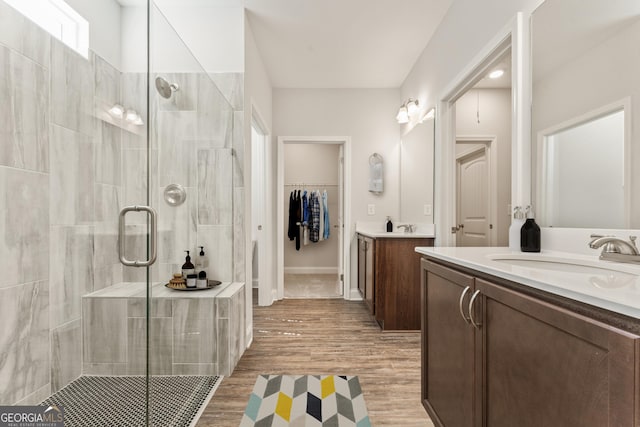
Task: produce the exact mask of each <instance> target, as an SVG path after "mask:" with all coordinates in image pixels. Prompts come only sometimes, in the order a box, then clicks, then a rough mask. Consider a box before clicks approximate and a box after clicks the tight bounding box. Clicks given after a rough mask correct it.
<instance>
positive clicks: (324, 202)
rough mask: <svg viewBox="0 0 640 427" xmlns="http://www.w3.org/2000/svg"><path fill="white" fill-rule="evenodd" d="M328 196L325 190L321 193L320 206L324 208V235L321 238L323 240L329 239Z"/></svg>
mask: <svg viewBox="0 0 640 427" xmlns="http://www.w3.org/2000/svg"><path fill="white" fill-rule="evenodd" d="M327 199H328V196H327V190H324V191H323V192H322V205H323V207H324V233H323V236H324V238H325V239H328V238H329V205H328V203H329V202H328V201H327Z"/></svg>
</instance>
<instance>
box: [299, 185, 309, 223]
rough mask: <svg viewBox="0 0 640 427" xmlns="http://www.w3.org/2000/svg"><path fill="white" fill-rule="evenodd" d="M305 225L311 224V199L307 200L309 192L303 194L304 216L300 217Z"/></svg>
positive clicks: (305, 191)
mask: <svg viewBox="0 0 640 427" xmlns="http://www.w3.org/2000/svg"><path fill="white" fill-rule="evenodd" d="M300 218H301V221H300V222H302V224H303V225H307V224H308V223H309V199H308V198H307V190H304V192H303V193H302V216H301V217H300Z"/></svg>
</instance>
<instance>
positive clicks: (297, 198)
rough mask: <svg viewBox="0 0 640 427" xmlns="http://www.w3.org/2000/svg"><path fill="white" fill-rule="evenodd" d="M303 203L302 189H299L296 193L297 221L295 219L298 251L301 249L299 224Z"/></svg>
mask: <svg viewBox="0 0 640 427" xmlns="http://www.w3.org/2000/svg"><path fill="white" fill-rule="evenodd" d="M301 204H302V201H301V200H300V190H298V191H297V193H296V203H295V212H296V214H295V217H296V221H295V225H296V227H295V229H296V233H295V237H296V251H299V250H300V226H298V224H300V215H301Z"/></svg>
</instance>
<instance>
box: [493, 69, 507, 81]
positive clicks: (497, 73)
mask: <svg viewBox="0 0 640 427" xmlns="http://www.w3.org/2000/svg"><path fill="white" fill-rule="evenodd" d="M503 74H504V70H500V69H498V70H494V71H492V72H491V73H489V78H490V79H497V78H499V77H502V75H503Z"/></svg>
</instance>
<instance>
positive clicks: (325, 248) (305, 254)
mask: <svg viewBox="0 0 640 427" xmlns="http://www.w3.org/2000/svg"><path fill="white" fill-rule="evenodd" d="M339 164H340V146H339V145H337V144H284V182H285V184H294V183H308V184H310V185H307V186H305V187H304V189H307V190H308V191H315V190H319V191H323V190H326V191H327V199H328V206H329V223H330V225H331V227H330V229H329V233H330V235H329V239H327V240H322V241H319V242H316V243H313V242H310V243H309V244H308V245H306V246H305V245H301V246H300V250H296V245H295V241H290V240H289V239H288V238H287V237H286V236H285V237H284V239H285V244H284V269H285V273H294V274H295V273H300V274H305V273H311V274H315V272H317V273H318V274H320V273H322V274H331V273H335V274H337V273H338V254H339V244H338V243H339V240H340V239H339V238H338V233H337V229H335V228H334V227H333V225H334V224H336V222H335V221H336V220H337V219H338V218H339V194H340V193H339V191H338V190H339V189H338V181H339ZM314 183H315V184H334V185H326V186H321V187H319V186H316V185H313V184H314ZM294 189H296V187H292V186H288V185H285V186H284V193H283V194H284V204H285V205H284V213H285V218H283V221H284V229H285V230H286V229H287V228H288V225H289V218H288V215H287V214H288V212H289V195H290V192H291V191H293V190H294ZM321 233H322V230H321Z"/></svg>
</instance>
